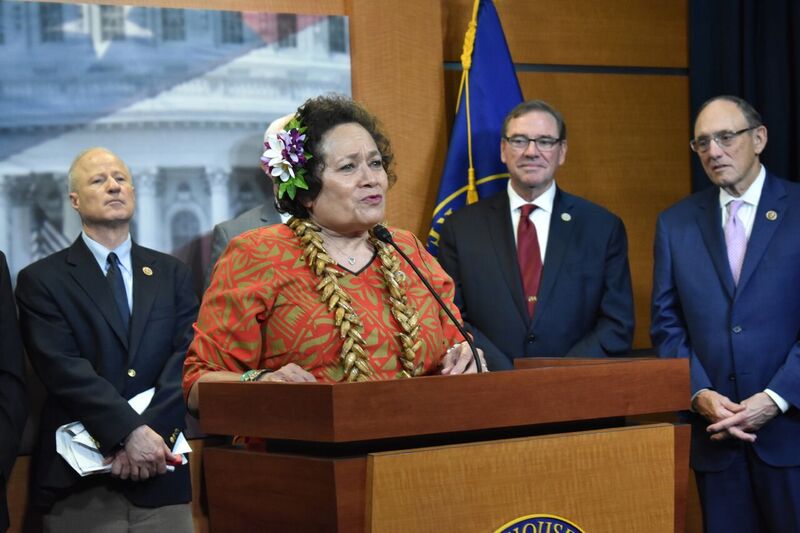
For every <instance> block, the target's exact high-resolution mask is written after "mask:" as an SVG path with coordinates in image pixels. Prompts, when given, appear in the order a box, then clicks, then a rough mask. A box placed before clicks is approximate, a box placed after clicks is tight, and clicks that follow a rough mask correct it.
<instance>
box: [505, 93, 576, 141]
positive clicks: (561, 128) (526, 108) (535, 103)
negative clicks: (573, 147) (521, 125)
mask: <svg viewBox="0 0 800 533" xmlns="http://www.w3.org/2000/svg"><path fill="white" fill-rule="evenodd" d="M534 111H541V112H542V113H547V114H548V115H550V116H551V117H553V118H554V119H555V121H556V126H558V140H559V141H563V140H564V139H566V138H567V123H566V122H564V117H562V116H561V113H559V112H558V110H557V109H556V108H555V107H553V106H551V105H550V104H548V103H547V102H545V101H544V100H528V101H527V102H522V103H521V104H518V105H517V107H515V108H514V109H512V110H511V111H510V112H509V113H508V115H506V119H505V120H504V121H503V136H506V135H508V123H509V122H511V121H512V120H514V119H515V118H518V117H521V116H522V115H527V114H528V113H532V112H534Z"/></svg>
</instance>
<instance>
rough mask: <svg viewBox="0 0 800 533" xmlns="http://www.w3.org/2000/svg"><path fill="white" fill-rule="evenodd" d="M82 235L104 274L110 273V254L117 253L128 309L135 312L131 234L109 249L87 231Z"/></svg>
mask: <svg viewBox="0 0 800 533" xmlns="http://www.w3.org/2000/svg"><path fill="white" fill-rule="evenodd" d="M81 237H82V238H83V242H85V243H86V246H88V247H89V251H90V252H92V255H93V256H94V258H95V260H96V261H97V264H98V265H99V266H100V270H101V271H102V272H103V275H106V274H108V254H110V253H111V252H114V253H115V254H117V257H118V258H119V262H120V268H119V269H120V271H121V272H122V280H123V281H124V282H125V295H126V296H127V297H128V309H129V310H130V311H131V312H133V263H132V262H131V236H130V234H128V238H127V239H125V242H123V243H122V244H120V245H119V246H117V247H116V248H115V249H113V250H109V249H108V248H106V247H105V246H103V245H102V244H100V243H99V242H97V241H95V240H92V238H91V237H89V236H88V235H86V232H85V231H82V232H81Z"/></svg>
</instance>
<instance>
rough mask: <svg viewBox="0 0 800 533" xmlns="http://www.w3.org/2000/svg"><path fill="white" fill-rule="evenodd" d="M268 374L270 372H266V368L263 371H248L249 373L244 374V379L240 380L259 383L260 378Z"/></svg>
mask: <svg viewBox="0 0 800 533" xmlns="http://www.w3.org/2000/svg"><path fill="white" fill-rule="evenodd" d="M267 372H269V370H266V369H264V368H261V369H258V370H248V371H247V372H245V373H244V374H242V377H241V378H239V380H240V381H258V380H259V378H260V377H261V376H263V375H264V374H266V373H267Z"/></svg>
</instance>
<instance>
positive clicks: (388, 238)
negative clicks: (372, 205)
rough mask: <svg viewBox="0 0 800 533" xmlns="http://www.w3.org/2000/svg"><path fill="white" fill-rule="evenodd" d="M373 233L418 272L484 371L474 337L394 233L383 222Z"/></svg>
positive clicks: (479, 367)
mask: <svg viewBox="0 0 800 533" xmlns="http://www.w3.org/2000/svg"><path fill="white" fill-rule="evenodd" d="M372 234H373V235H374V236H375V238H376V239H378V240H379V241H383V242H385V243H386V244H389V245H391V246H392V248H394V249H395V250H397V253H399V254H400V255H401V256H402V257H403V259H405V260H406V263H408V264H409V266H410V267H411V268H412V269H413V270H414V272H415V273H416V274H417V276H419V279H420V280H422V283H423V284H424V285H425V287H426V288H427V289H428V291H430V293H431V294H432V295H433V297H434V298H435V299H436V302H437V303H438V304H439V306H440V307H441V308H442V309H444V312H445V313H446V314H447V316H448V318H450V321H451V322H453V324H455V326H456V328H458V332H459V333H461V336H462V337H464V340H465V341H467V345H468V346H469V349H470V350H472V359H473V360H474V361H475V367H476V368H477V369H478V373H482V372H484V370H483V364H482V363H481V359H480V357H478V350H476V349H475V345H474V344H473V343H472V339H471V338H470V337H469V335H467V332H466V330H464V327H463V326H462V325H461V324H459V323H458V320H456V317H455V316H453V313H452V312H451V311H450V309H448V308H447V305H445V303H444V301H442V298H441V296H439V295H438V294H437V293H436V291H435V290H434V289H433V287H432V286H431V284H430V283H428V280H427V279H425V276H423V275H422V271H420V269H419V268H417V265H415V264H414V262H413V261H411V258H410V257H408V255H406V253H405V252H403V250H401V249H400V247H399V246H397V243H396V242H394V238H392V234H391V233H389V230H388V229H386V227H385V226H382V225H381V224H377V225H376V226H375V227H374V228H372Z"/></svg>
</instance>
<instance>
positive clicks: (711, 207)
mask: <svg viewBox="0 0 800 533" xmlns="http://www.w3.org/2000/svg"><path fill="white" fill-rule="evenodd" d="M697 207H698V209H697V226H698V227H699V228H700V233H701V235H702V236H703V242H705V245H706V249H707V250H708V254H709V255H710V256H711V262H712V263H713V264H714V268H715V269H716V270H717V275H718V276H719V279H720V280H721V281H722V285H723V286H724V287H725V291H726V292H727V293H728V296H729V297H731V298H733V292H734V290H735V286H734V284H733V274H731V266H730V264H729V263H728V250H727V248H726V247H725V235H724V234H723V233H722V212H721V211H720V207H719V189H718V188H716V187H712V188H709V189H707V192H706V194H704V195H703V196H702V197H701V198H700V201H699V202H698V204H697Z"/></svg>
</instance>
